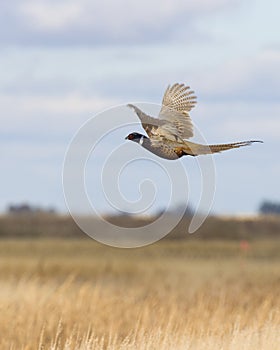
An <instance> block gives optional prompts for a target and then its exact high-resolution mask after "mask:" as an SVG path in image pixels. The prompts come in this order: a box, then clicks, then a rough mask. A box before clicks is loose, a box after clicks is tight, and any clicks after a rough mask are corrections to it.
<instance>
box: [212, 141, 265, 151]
mask: <svg viewBox="0 0 280 350" xmlns="http://www.w3.org/2000/svg"><path fill="white" fill-rule="evenodd" d="M255 142H260V143H262V142H263V141H256V140H253V141H241V142H234V143H226V144H221V145H210V146H208V147H209V148H210V150H211V153H219V152H222V151H227V150H229V149H233V148H239V147H243V146H250V145H251V144H252V143H255Z"/></svg>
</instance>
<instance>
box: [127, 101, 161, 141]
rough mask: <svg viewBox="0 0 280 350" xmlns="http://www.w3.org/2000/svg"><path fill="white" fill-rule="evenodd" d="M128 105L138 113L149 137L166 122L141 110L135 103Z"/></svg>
mask: <svg viewBox="0 0 280 350" xmlns="http://www.w3.org/2000/svg"><path fill="white" fill-rule="evenodd" d="M127 106H128V107H130V108H132V109H133V110H134V112H135V113H136V114H137V116H138V118H139V119H140V121H141V124H142V126H143V129H144V130H145V131H146V133H147V135H148V136H149V137H152V136H153V135H154V134H155V133H156V130H157V129H158V128H159V127H160V126H162V125H164V124H165V123H166V122H165V121H164V120H160V119H158V118H153V117H150V116H149V115H147V114H146V113H144V112H143V111H141V109H140V108H138V107H136V106H134V105H133V104H128V105H127Z"/></svg>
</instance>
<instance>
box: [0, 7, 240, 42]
mask: <svg viewBox="0 0 280 350" xmlns="http://www.w3.org/2000/svg"><path fill="white" fill-rule="evenodd" d="M239 4H240V0H196V1H194V0H193V1H185V0H174V1H171V0H164V1H161V0H155V1H149V0H143V1H131V0H119V1H115V0H105V1H91V0H80V1H79V2H77V1H60V2H59V3H58V2H55V1H53V0H41V1H35V0H22V1H16V3H14V2H13V4H11V5H9V3H7V4H5V11H3V12H2V13H3V15H5V17H3V15H2V17H3V18H1V14H0V20H1V19H2V20H3V21H2V23H3V24H4V25H5V27H6V28H5V29H6V30H5V35H6V36H2V37H1V35H0V41H1V40H2V42H5V43H16V44H39V45H43V44H51V45H55V44H64V45H73V44H78V45H90V44H96V43H97V44H102V43H127V42H129V43H134V44H137V43H138V42H141V43H143V42H155V41H163V40H164V41H166V40H173V39H176V38H178V37H180V38H181V39H183V40H187V41H193V40H194V38H195V37H198V36H199V35H200V34H199V33H197V31H196V30H195V26H194V25H193V22H194V21H195V19H196V18H201V16H202V15H205V14H206V15H208V14H212V13H215V12H217V11H218V12H219V11H221V10H232V8H236V7H238V6H239Z"/></svg>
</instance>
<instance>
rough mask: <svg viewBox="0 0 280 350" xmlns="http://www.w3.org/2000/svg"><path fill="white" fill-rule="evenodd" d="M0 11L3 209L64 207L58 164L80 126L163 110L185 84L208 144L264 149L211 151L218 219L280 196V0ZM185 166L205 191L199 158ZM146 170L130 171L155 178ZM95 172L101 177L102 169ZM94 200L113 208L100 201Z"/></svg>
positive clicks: (6, 7)
mask: <svg viewBox="0 0 280 350" xmlns="http://www.w3.org/2000/svg"><path fill="white" fill-rule="evenodd" d="M0 6H1V11H0V25H1V27H2V28H1V31H0V33H1V34H0V50H1V55H0V66H1V76H0V101H1V115H0V118H1V125H2V127H1V131H0V133H1V134H0V137H1V138H0V143H1V159H2V171H1V175H2V191H1V192H2V195H1V199H0V210H1V211H3V210H5V208H6V206H7V204H8V203H18V202H23V201H27V202H30V203H33V204H38V205H43V206H55V207H56V208H58V209H59V210H61V211H65V210H66V209H65V204H64V198H63V190H62V184H61V172H62V163H63V159H64V155H65V152H66V149H67V146H68V144H69V142H70V141H71V139H72V137H73V135H74V134H75V132H76V131H77V130H78V128H79V127H80V126H81V125H82V124H83V123H84V122H86V121H87V120H88V119H89V118H91V117H92V116H93V115H94V114H96V113H98V112H101V111H103V110H105V109H107V108H111V107H112V106H114V105H119V104H123V103H127V102H129V101H142V102H149V103H160V102H161V98H162V95H163V92H164V90H165V88H166V86H167V85H168V84H169V83H173V82H177V81H178V82H185V83H187V84H188V85H190V86H191V87H192V89H194V90H195V92H196V94H197V96H198V105H197V107H196V108H195V109H194V110H193V111H192V114H191V116H192V119H193V121H194V123H195V125H196V126H197V127H198V128H199V129H200V130H201V131H202V132H203V135H204V137H205V138H206V139H207V141H209V143H224V142H231V141H240V140H247V139H262V140H264V142H265V143H264V144H263V145H253V146H251V147H248V148H244V149H242V150H234V151H229V152H225V153H224V154H220V155H216V156H215V158H214V159H215V165H216V173H217V183H216V195H215V199H214V205H213V212H215V213H220V214H238V213H241V212H243V213H251V212H254V211H255V210H256V209H257V208H258V205H259V203H260V202H261V201H262V200H263V199H266V198H267V199H271V200H280V189H279V178H280V164H279V154H278V150H279V134H280V118H279V116H280V40H279V33H280V24H279V19H278V14H279V12H280V4H279V2H277V1H276V0H268V1H260V0H257V1H240V0H197V1H188V2H186V1H183V0H175V1H159V0H156V1H146V0H145V1H141V2H135V1H128V0H121V1H117V2H116V1H113V0H106V1H103V2H92V1H89V0H80V1H79V2H77V1H59V2H58V1H25V0H21V1H17V0H14V1H10V2H6V3H5V4H1V5H0ZM131 118H132V122H136V121H137V119H136V117H134V116H133V115H132V114H131ZM108 125H110V120H108ZM132 131H134V130H132ZM138 131H141V128H138ZM125 132H127V130H125V131H124V133H125ZM120 136H121V134H116V135H112V139H111V140H110V139H109V140H107V141H106V144H105V145H104V148H103V152H104V154H101V155H100V157H99V158H98V159H97V160H96V161H95V164H96V166H97V167H98V166H100V163H98V162H101V161H102V158H105V157H106V155H107V154H108V152H110V149H111V147H112V146H113V145H119V144H122V143H123V139H120V140H119V139H118V138H120ZM116 138H117V139H116ZM135 146H137V145H135ZM127 147H128V148H129V150H131V147H132V146H131V145H129V146H127ZM132 149H133V151H134V152H138V148H137V147H133V148H132ZM124 152H126V151H124ZM139 152H140V151H139ZM136 154H137V153H136ZM139 154H140V153H139ZM141 155H142V153H141ZM181 162H183V163H184V165H185V166H186V169H188V171H189V173H190V178H191V185H192V186H193V187H194V188H196V187H199V184H198V182H197V181H196V180H195V179H196V171H195V161H194V160H193V159H190V158H187V157H186V158H184V159H182V160H181ZM144 170H145V173H144V172H143V167H140V169H138V170H135V169H134V170H133V171H137V172H138V175H139V174H140V175H141V173H143V175H146V173H147V172H149V171H151V172H152V170H150V168H149V166H147V167H146V168H145V169H144ZM90 174H92V181H93V182H94V181H95V178H94V167H93V168H92V169H91V171H90ZM140 175H139V177H141V176H140ZM127 176H128V180H129V174H127ZM156 179H158V178H157V176H156ZM157 181H158V180H157ZM133 186H134V185H132V183H131V186H129V187H128V189H126V190H127V191H128V195H131V196H133V193H134V187H133ZM197 194H198V192H196V190H194V193H193V194H192V195H191V198H190V200H191V202H192V203H194V205H195V203H196V201H197ZM97 202H98V205H99V206H100V210H108V207H107V205H106V202H105V201H104V200H103V199H102V198H101V197H100V198H98V200H97ZM157 205H158V206H159V207H160V206H161V202H160V199H159V202H158V203H157Z"/></svg>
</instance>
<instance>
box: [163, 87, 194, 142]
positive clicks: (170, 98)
mask: <svg viewBox="0 0 280 350" xmlns="http://www.w3.org/2000/svg"><path fill="white" fill-rule="evenodd" d="M195 104H196V96H195V95H194V92H193V91H191V90H190V87H189V86H185V85H184V84H178V83H176V84H174V85H172V86H168V87H167V89H166V91H165V93H164V96H163V100H162V108H161V110H160V112H159V119H160V120H165V121H166V122H165V123H167V122H168V123H170V124H172V125H173V127H174V128H175V130H176V134H177V135H178V136H180V138H182V139H187V138H190V137H192V136H193V125H192V121H191V118H190V116H189V113H188V112H189V111H191V109H192V108H193V107H194V106H195Z"/></svg>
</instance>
